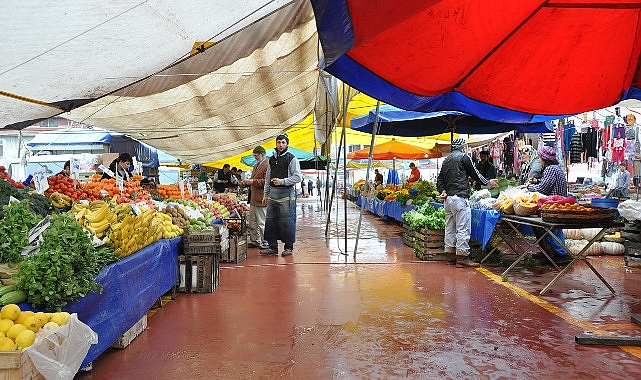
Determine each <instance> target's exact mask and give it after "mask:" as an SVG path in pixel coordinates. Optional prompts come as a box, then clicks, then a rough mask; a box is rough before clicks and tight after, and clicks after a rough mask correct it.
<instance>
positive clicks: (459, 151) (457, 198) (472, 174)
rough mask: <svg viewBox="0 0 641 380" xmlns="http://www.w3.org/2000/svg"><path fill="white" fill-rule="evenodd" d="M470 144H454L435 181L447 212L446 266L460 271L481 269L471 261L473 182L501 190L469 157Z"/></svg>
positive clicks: (461, 140) (455, 141) (456, 141)
mask: <svg viewBox="0 0 641 380" xmlns="http://www.w3.org/2000/svg"><path fill="white" fill-rule="evenodd" d="M466 148H467V141H465V139H463V138H460V137H459V138H456V139H454V140H452V153H450V155H449V156H447V158H446V159H445V160H444V161H443V166H442V167H441V171H440V172H439V173H438V178H437V180H436V189H437V190H438V191H439V192H440V193H441V201H442V202H443V208H445V257H446V263H447V264H456V266H457V267H459V268H463V267H478V266H479V264H478V263H476V262H474V261H472V259H470V233H471V230H472V209H471V208H470V205H469V202H468V199H469V197H470V178H472V179H473V180H475V181H477V182H479V183H482V184H483V185H487V184H489V185H490V186H492V187H498V183H497V182H496V179H491V180H488V179H486V178H485V177H483V176H482V175H481V174H480V173H479V172H478V170H476V167H474V163H472V159H471V158H470V157H469V156H468V155H467V154H466V152H465V150H466Z"/></svg>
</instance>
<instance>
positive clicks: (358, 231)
mask: <svg viewBox="0 0 641 380" xmlns="http://www.w3.org/2000/svg"><path fill="white" fill-rule="evenodd" d="M380 107H381V101H380V100H379V101H377V102H376V114H374V128H372V141H371V143H370V145H369V155H368V156H367V172H365V185H366V186H367V191H368V192H369V172H370V170H372V151H373V150H374V143H375V142H376V131H378V111H379V109H380ZM364 209H365V197H362V198H361V209H360V213H359V215H358V228H357V229H356V242H355V244H354V260H356V250H358V237H359V236H361V222H362V221H363V210H364ZM345 221H346V222H347V218H346V219H345ZM345 225H347V223H345Z"/></svg>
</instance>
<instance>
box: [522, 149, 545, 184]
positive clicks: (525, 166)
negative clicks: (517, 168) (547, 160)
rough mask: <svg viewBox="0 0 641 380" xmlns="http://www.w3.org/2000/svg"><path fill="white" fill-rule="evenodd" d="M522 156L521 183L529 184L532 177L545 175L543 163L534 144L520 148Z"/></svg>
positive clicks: (537, 177) (538, 177)
mask: <svg viewBox="0 0 641 380" xmlns="http://www.w3.org/2000/svg"><path fill="white" fill-rule="evenodd" d="M519 155H520V156H521V175H520V176H519V185H529V184H530V180H531V179H532V178H536V179H537V180H538V179H540V178H541V176H542V175H543V165H542V164H541V161H540V160H539V156H538V154H537V153H536V150H535V149H534V148H533V147H532V145H523V146H522V147H521V148H520V149H519Z"/></svg>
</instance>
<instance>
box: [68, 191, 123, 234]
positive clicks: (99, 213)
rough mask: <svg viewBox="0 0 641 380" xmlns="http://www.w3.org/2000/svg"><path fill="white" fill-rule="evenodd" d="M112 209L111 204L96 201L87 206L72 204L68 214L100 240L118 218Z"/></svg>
mask: <svg viewBox="0 0 641 380" xmlns="http://www.w3.org/2000/svg"><path fill="white" fill-rule="evenodd" d="M112 208H113V205H112V204H110V203H108V202H106V201H104V200H96V201H93V202H91V203H90V204H88V205H86V204H81V203H74V204H73V206H72V207H71V210H70V211H69V212H70V213H72V214H73V215H74V217H75V218H76V220H77V221H78V222H79V223H80V225H82V227H83V228H84V229H85V230H87V231H89V232H91V233H93V234H95V235H96V237H97V238H99V239H102V238H103V237H104V236H105V234H106V231H107V229H108V228H109V226H110V225H111V224H112V223H115V222H116V221H117V218H118V215H117V214H116V213H115V212H114V211H113V209H112Z"/></svg>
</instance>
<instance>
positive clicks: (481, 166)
mask: <svg viewBox="0 0 641 380" xmlns="http://www.w3.org/2000/svg"><path fill="white" fill-rule="evenodd" d="M479 158H480V159H481V160H480V161H479V163H478V164H476V170H478V172H479V173H480V174H481V175H482V176H483V177H484V178H485V179H494V178H496V166H494V164H492V162H490V152H488V151H487V150H484V151H481V153H479ZM474 188H475V189H476V190H481V183H480V182H479V181H476V182H474Z"/></svg>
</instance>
